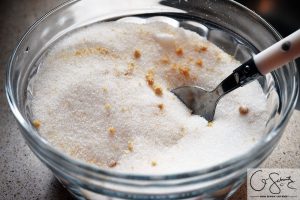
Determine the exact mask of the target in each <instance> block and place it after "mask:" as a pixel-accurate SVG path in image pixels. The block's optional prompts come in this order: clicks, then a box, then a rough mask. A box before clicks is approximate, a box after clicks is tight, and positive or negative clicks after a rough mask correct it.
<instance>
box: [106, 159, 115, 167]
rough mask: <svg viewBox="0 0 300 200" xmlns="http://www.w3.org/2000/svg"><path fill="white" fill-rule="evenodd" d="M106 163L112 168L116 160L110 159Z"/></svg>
mask: <svg viewBox="0 0 300 200" xmlns="http://www.w3.org/2000/svg"><path fill="white" fill-rule="evenodd" d="M107 165H108V167H110V168H113V167H115V166H117V161H115V160H110V161H109V162H108V164H107Z"/></svg>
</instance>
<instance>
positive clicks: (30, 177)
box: [0, 0, 300, 200]
mask: <svg viewBox="0 0 300 200" xmlns="http://www.w3.org/2000/svg"><path fill="white" fill-rule="evenodd" d="M62 2H63V0H43V1H38V0H26V1H10V0H1V2H0V199H1V200H2V199H3V200H6V199H16V200H18V199H22V200H25V199H43V200H58V199H64V200H68V199H72V197H71V195H70V194H69V193H68V192H67V191H66V190H65V189H64V188H63V187H62V186H61V185H60V183H59V182H58V181H57V180H56V179H55V177H54V176H53V175H52V173H51V172H50V171H49V170H48V169H47V168H46V167H45V166H44V165H43V164H42V163H41V162H40V161H39V160H38V159H37V158H36V157H35V156H34V155H33V153H32V152H31V151H30V149H29V148H28V147H27V145H26V144H25V141H24V139H23V138H22V136H21V134H20V132H19V130H18V127H17V124H16V122H15V120H14V118H13V115H12V113H11V112H10V110H9V107H8V105H7V102H6V97H5V93H4V74H5V64H6V63H7V60H8V58H9V56H10V54H11V52H12V50H13V48H14V47H15V45H16V43H17V40H18V39H19V38H20V37H21V35H22V34H23V33H24V32H25V31H26V30H27V28H28V27H29V26H30V25H31V24H32V23H33V22H34V21H36V20H37V19H38V18H39V17H40V16H42V15H43V14H44V13H45V12H47V11H48V10H50V9H51V8H53V7H55V6H56V5H58V4H60V3H62ZM299 121H300V111H295V112H294V114H293V115H292V118H291V120H290V122H289V124H288V126H287V128H286V130H285V133H284V135H283V137H282V139H281V141H280V143H279V145H278V146H277V147H276V149H275V150H274V152H273V153H272V155H271V156H270V157H269V158H268V159H267V160H266V161H265V162H264V164H263V166H264V167H272V168H276V167H278V168H282V167H286V168H300V125H299ZM238 199H246V187H245V185H244V186H242V187H241V189H240V190H239V191H238V192H237V193H236V194H235V195H234V196H233V197H232V198H231V200H238Z"/></svg>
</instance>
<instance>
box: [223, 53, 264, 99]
mask: <svg viewBox="0 0 300 200" xmlns="http://www.w3.org/2000/svg"><path fill="white" fill-rule="evenodd" d="M260 76H262V74H261V73H260V72H259V71H258V69H257V67H256V65H255V62H254V60H253V58H251V59H250V60H248V61H247V62H245V63H244V64H242V65H241V66H239V67H238V68H236V69H235V70H234V71H233V73H232V74H230V75H229V76H228V77H227V78H226V79H225V80H224V81H222V83H221V84H220V86H222V89H223V94H226V93H228V92H231V91H232V90H234V89H236V88H238V87H241V86H244V85H245V84H247V83H249V82H251V81H253V80H255V79H257V78H258V77H260Z"/></svg>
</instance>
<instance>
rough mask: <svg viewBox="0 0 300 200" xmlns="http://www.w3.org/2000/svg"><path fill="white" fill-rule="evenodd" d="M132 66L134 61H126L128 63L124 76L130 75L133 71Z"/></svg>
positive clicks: (133, 66)
mask: <svg viewBox="0 0 300 200" xmlns="http://www.w3.org/2000/svg"><path fill="white" fill-rule="evenodd" d="M134 68H135V65H134V63H128V65H127V70H126V72H125V74H124V75H125V76H127V75H131V74H132V73H133V71H134Z"/></svg>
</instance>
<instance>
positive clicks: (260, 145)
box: [5, 0, 299, 181]
mask: <svg viewBox="0 0 300 200" xmlns="http://www.w3.org/2000/svg"><path fill="white" fill-rule="evenodd" d="M79 1H80V0H69V1H67V2H64V3H62V4H60V5H58V6H57V7H55V8H53V9H52V10H50V11H49V12H47V13H46V14H45V15H43V16H42V17H40V18H39V19H38V20H37V21H36V22H35V23H34V24H33V25H31V26H30V27H29V29H28V30H27V31H26V32H25V33H24V34H23V36H22V37H21V39H20V40H19V41H18V43H17V46H16V47H15V49H14V50H13V53H12V55H11V57H10V58H9V62H8V64H7V66H6V74H5V92H6V97H7V101H8V104H9V107H10V109H11V111H12V113H13V115H14V117H15V119H16V120H17V122H18V124H19V127H20V128H22V129H24V131H25V132H26V135H25V134H23V136H24V137H26V138H25V139H26V140H29V142H33V143H34V144H36V145H38V147H39V148H41V149H42V150H43V151H46V152H47V153H51V154H52V155H53V156H55V157H56V158H58V159H61V160H62V161H65V162H67V163H69V164H71V165H74V166H76V167H78V168H80V169H84V170H87V171H90V172H93V173H99V174H102V175H107V176H112V177H115V178H121V179H132V180H155V181H159V180H172V179H180V178H189V177H194V176H201V175H206V176H207V175H209V174H212V173H217V172H220V171H221V170H224V169H228V170H229V169H230V168H231V167H234V166H237V165H238V164H239V165H241V162H243V163H249V162H251V161H252V160H254V158H252V157H253V154H255V153H258V152H262V151H263V149H264V148H266V147H267V146H268V144H270V143H272V142H276V141H277V140H278V139H279V138H278V137H277V136H279V133H280V127H284V126H285V125H286V123H287V121H288V119H289V118H290V116H291V115H292V110H293V109H294V107H295V105H296V103H297V97H298V93H299V90H298V89H299V88H298V87H299V86H298V84H295V88H294V91H293V93H292V94H290V95H291V99H290V101H289V104H288V105H287V110H286V111H285V113H283V117H282V119H281V120H280V122H279V123H278V124H277V126H275V127H273V129H272V130H271V131H270V133H269V134H268V137H264V138H262V139H261V140H260V141H258V142H257V144H255V145H254V146H253V147H252V148H250V149H249V150H247V151H246V152H245V153H243V154H240V155H239V156H236V157H234V158H231V159H229V160H227V161H224V162H222V163H220V164H217V165H213V166H211V167H205V168H201V169H200V170H193V171H186V172H178V173H170V174H151V175H147V174H140V173H137V174H133V173H128V172H119V171H114V170H109V169H102V168H100V167H97V166H95V165H91V164H89V163H86V162H84V161H80V160H76V159H74V158H72V157H71V156H69V155H67V154H65V153H63V152H61V151H59V150H57V149H56V148H54V147H53V146H52V145H51V144H50V143H49V142H48V141H46V139H44V138H42V137H41V136H39V134H38V131H37V130H36V129H34V128H33V126H32V125H31V124H30V123H27V121H26V120H25V119H24V117H23V115H22V114H21V112H20V111H19V109H18V106H17V103H16V98H15V97H14V94H13V89H12V80H11V73H12V72H11V71H12V66H13V62H14V59H15V57H16V54H17V51H18V50H19V48H20V46H21V44H22V43H23V41H24V40H25V39H26V37H27V36H28V35H30V33H31V32H32V31H33V30H34V29H35V28H36V27H37V26H39V24H40V23H42V22H43V21H44V20H45V19H46V18H47V17H48V16H50V15H52V14H53V13H55V12H57V11H59V10H60V9H62V8H64V7H66V6H69V5H71V4H73V3H76V2H79ZM228 2H229V3H231V4H232V5H233V6H237V7H238V8H239V9H244V10H245V11H246V12H247V13H248V14H250V15H251V16H252V17H254V18H255V19H256V20H258V21H260V22H261V23H262V24H263V25H264V26H265V27H266V28H267V29H269V30H270V31H272V33H273V34H274V36H275V37H276V39H277V40H279V39H281V38H282V37H281V36H280V34H279V33H278V32H277V31H276V30H275V29H274V28H273V27H272V26H271V25H270V24H269V23H268V22H266V21H265V20H264V19H263V18H262V17H260V16H259V15H258V14H256V13H255V12H254V11H252V10H250V9H249V8H247V7H245V6H244V5H242V4H240V3H238V2H235V1H234V0H229V1H228ZM162 12H164V11H162ZM289 65H290V66H291V67H292V69H293V70H294V74H296V76H295V80H294V82H296V83H299V80H298V76H297V68H296V65H295V62H294V61H292V62H290V63H289ZM27 136H28V138H27ZM34 153H35V154H36V152H34Z"/></svg>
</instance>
